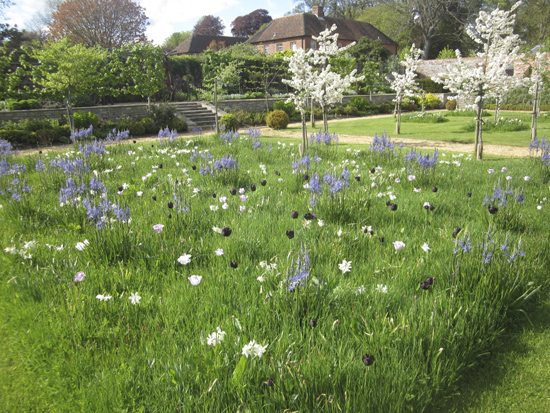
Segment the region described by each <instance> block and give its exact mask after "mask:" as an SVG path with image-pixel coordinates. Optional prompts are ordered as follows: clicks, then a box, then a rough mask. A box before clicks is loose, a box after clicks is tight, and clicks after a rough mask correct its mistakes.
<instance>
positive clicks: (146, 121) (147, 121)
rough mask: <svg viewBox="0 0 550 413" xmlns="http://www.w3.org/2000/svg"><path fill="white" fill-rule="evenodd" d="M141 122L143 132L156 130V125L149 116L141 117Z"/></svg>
mask: <svg viewBox="0 0 550 413" xmlns="http://www.w3.org/2000/svg"><path fill="white" fill-rule="evenodd" d="M141 123H142V124H143V127H144V128H145V133H156V132H157V125H156V124H155V121H154V120H153V119H151V118H143V119H142V120H141Z"/></svg>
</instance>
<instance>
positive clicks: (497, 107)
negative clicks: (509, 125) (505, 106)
mask: <svg viewBox="0 0 550 413" xmlns="http://www.w3.org/2000/svg"><path fill="white" fill-rule="evenodd" d="M499 119H500V98H498V97H497V98H496V100H495V123H496V124H498V122H499Z"/></svg>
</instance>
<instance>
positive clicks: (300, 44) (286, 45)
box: [255, 37, 397, 54]
mask: <svg viewBox="0 0 550 413" xmlns="http://www.w3.org/2000/svg"><path fill="white" fill-rule="evenodd" d="M312 40H313V39H312V38H311V37H301V38H299V37H297V38H294V39H281V40H273V41H271V42H263V43H260V44H256V45H255V46H256V47H257V48H258V50H259V51H260V52H262V53H263V52H264V47H265V46H269V54H273V53H275V52H276V51H277V45H281V46H282V51H283V52H284V51H285V50H292V47H291V43H292V42H296V47H297V48H298V49H303V50H307V49H309V48H310V45H311V41H312ZM351 43H353V42H352V41H351V40H339V41H338V44H339V45H340V47H345V46H347V45H348V44H351ZM382 46H384V47H385V48H387V49H388V50H390V51H391V52H392V53H393V54H397V46H395V45H391V44H383V45H382Z"/></svg>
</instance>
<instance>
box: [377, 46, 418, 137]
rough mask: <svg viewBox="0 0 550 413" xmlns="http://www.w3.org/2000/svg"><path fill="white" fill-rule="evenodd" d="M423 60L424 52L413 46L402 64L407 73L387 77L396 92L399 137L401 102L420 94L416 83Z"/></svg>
mask: <svg viewBox="0 0 550 413" xmlns="http://www.w3.org/2000/svg"><path fill="white" fill-rule="evenodd" d="M421 58H422V50H420V49H417V48H416V47H415V45H414V44H413V45H412V47H411V52H410V53H409V54H408V55H407V58H406V59H405V61H404V62H402V64H403V66H404V67H405V73H403V74H401V73H397V72H392V75H391V76H386V79H387V80H388V81H389V82H390V87H391V88H392V89H393V90H395V98H394V99H393V101H394V102H395V113H396V123H395V133H396V134H397V135H399V132H400V131H401V102H402V101H403V98H405V97H407V96H414V95H415V94H416V93H417V92H418V87H417V85H416V82H415V81H414V80H415V79H416V68H417V67H418V62H420V60H421Z"/></svg>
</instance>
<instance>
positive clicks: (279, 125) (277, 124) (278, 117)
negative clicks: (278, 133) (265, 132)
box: [265, 110, 290, 130]
mask: <svg viewBox="0 0 550 413" xmlns="http://www.w3.org/2000/svg"><path fill="white" fill-rule="evenodd" d="M265 121H266V123H267V126H269V127H270V128H272V129H275V130H279V129H286V127H287V126H288V123H289V122H290V119H289V117H288V115H287V113H286V112H285V111H284V110H274V111H273V112H270V113H268V115H267V118H266V119H265Z"/></svg>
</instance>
